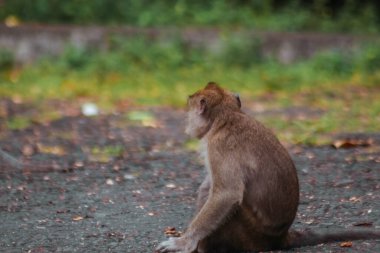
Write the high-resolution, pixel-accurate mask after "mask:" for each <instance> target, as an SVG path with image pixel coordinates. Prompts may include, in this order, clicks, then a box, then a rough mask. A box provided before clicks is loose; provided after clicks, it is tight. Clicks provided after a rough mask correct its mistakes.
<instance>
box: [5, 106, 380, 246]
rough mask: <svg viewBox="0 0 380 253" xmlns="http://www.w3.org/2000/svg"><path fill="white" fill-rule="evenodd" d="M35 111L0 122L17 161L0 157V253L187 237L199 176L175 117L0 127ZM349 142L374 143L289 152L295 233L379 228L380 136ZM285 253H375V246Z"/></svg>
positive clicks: (161, 112) (74, 118) (176, 113)
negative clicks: (294, 173)
mask: <svg viewBox="0 0 380 253" xmlns="http://www.w3.org/2000/svg"><path fill="white" fill-rule="evenodd" d="M15 108H16V109H15ZM12 110H13V111H12ZM33 110H36V109H33V108H29V107H28V106H25V105H24V106H23V107H22V108H20V107H19V106H18V105H13V104H12V105H11V106H9V108H8V112H6V113H3V116H2V118H0V120H2V122H1V123H0V126H2V128H1V134H0V147H1V149H2V150H3V151H4V152H6V153H7V154H10V155H12V156H13V157H14V158H16V159H18V160H19V161H22V168H18V169H17V168H16V167H15V166H14V164H13V165H12V163H11V162H10V161H9V160H8V159H6V158H4V157H2V158H0V220H1V230H0V248H1V252H39V253H42V252H131V253H132V252H136V253H144V252H153V250H154V247H155V246H156V245H157V244H158V243H159V242H160V241H162V240H164V239H165V238H166V236H165V234H164V230H165V228H166V227H175V228H176V229H177V230H178V231H184V230H185V228H186V224H187V223H188V221H189V220H190V219H191V217H192V213H193V211H194V208H193V205H194V202H195V196H196V189H197V187H198V185H199V184H200V182H201V180H202V177H203V176H204V171H203V167H202V164H201V162H200V159H199V157H198V155H197V153H196V152H195V151H194V150H193V149H191V148H189V147H191V143H189V140H188V139H187V137H186V136H185V135H184V133H183V129H184V116H185V115H184V112H183V111H181V110H174V109H168V108H150V109H146V108H144V109H143V110H145V111H146V110H149V111H150V113H151V114H152V115H153V116H154V117H153V120H152V119H150V121H148V122H144V120H142V121H141V122H137V121H131V120H130V119H128V118H127V117H125V113H117V112H116V113H112V114H105V115H102V114H101V115H99V116H96V117H85V116H82V115H79V114H76V113H71V114H70V113H67V114H65V115H64V116H63V117H60V118H59V119H56V120H53V121H51V122H48V123H44V124H42V123H33V124H32V125H30V126H29V127H27V128H25V129H23V130H6V129H5V127H4V124H5V123H4V122H5V119H6V117H10V116H12V115H11V114H13V115H15V114H23V113H33ZM138 110H141V108H139V109H138ZM349 136H350V137H352V138H357V139H360V140H362V139H368V138H370V139H371V140H373V142H372V143H371V145H370V146H368V147H361V146H357V147H353V148H349V149H348V148H347V149H343V148H342V149H335V148H333V147H331V146H323V147H305V146H288V150H289V152H290V153H291V155H292V157H293V159H294V161H295V164H296V167H297V169H298V175H299V178H300V185H301V202H300V205H299V210H298V215H297V218H296V220H295V222H294V225H293V228H295V229H298V230H302V229H312V230H314V229H315V230H325V229H331V230H334V229H338V228H347V229H360V228H363V227H365V228H371V229H380V134H360V135H349ZM291 252H380V240H374V241H354V242H353V244H352V246H351V247H342V246H341V245H340V243H331V244H322V245H317V246H313V247H305V248H302V249H294V250H292V251H291Z"/></svg>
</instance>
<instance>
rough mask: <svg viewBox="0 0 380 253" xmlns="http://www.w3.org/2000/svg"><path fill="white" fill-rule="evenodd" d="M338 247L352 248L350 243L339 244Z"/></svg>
mask: <svg viewBox="0 0 380 253" xmlns="http://www.w3.org/2000/svg"><path fill="white" fill-rule="evenodd" d="M340 247H343V248H349V247H352V242H342V243H340Z"/></svg>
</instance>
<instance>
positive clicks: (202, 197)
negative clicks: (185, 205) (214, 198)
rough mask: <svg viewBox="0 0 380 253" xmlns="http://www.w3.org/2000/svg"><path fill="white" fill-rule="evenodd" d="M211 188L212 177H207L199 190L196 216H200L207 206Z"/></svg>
mask: <svg viewBox="0 0 380 253" xmlns="http://www.w3.org/2000/svg"><path fill="white" fill-rule="evenodd" d="M210 188H211V180H210V175H207V176H206V178H205V179H204V181H203V182H202V184H201V186H200V187H199V189H198V197H197V207H196V211H195V214H198V213H199V211H200V210H201V209H202V207H203V206H204V205H205V203H206V201H207V199H208V196H209V192H210Z"/></svg>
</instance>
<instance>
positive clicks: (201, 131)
mask: <svg viewBox="0 0 380 253" xmlns="http://www.w3.org/2000/svg"><path fill="white" fill-rule="evenodd" d="M213 122H214V121H212V120H209V121H208V122H207V124H206V125H205V126H204V127H202V128H201V129H199V131H198V134H197V138H198V139H203V137H205V136H206V135H207V133H208V132H209V131H210V129H211V127H212V125H213Z"/></svg>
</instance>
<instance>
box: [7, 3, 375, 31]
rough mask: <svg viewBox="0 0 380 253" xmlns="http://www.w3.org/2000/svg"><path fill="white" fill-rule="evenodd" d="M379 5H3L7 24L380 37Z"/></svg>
mask: <svg viewBox="0 0 380 253" xmlns="http://www.w3.org/2000/svg"><path fill="white" fill-rule="evenodd" d="M378 11H379V4H378V3H376V1H358V0H350V1H340V2H339V3H337V1H328V0H323V1H321V0H312V1H301V0H291V1H262V0H249V1H229V0H218V1H201V0H191V1H190V0H174V1H159V0H158V1H146V0H113V1H108V0H96V1H87V2H86V3H85V4H84V1H80V0H66V1H47V0H34V1H33V2H31V1H30V0H3V1H2V6H1V8H0V20H5V23H8V24H10V23H17V22H32V23H60V24H62V23H63V24H68V23H69V24H106V25H130V26H140V27H152V26H156V27H162V26H176V27H181V26H213V27H215V26H218V27H230V28H236V27H249V28H251V29H254V30H269V31H323V32H351V33H364V34H368V33H373V34H374V33H379V32H380V23H379V22H380V21H379V18H378Z"/></svg>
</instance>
